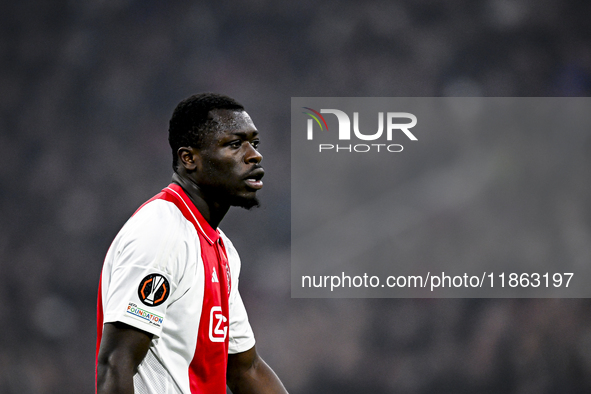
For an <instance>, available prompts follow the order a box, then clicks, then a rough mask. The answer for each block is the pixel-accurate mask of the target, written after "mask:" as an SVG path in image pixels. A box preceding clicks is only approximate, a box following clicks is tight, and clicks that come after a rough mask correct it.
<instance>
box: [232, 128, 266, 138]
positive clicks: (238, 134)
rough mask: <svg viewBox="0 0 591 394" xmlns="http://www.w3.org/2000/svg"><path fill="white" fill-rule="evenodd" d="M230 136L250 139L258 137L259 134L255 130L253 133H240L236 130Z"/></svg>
mask: <svg viewBox="0 0 591 394" xmlns="http://www.w3.org/2000/svg"><path fill="white" fill-rule="evenodd" d="M228 134H230V135H236V136H238V137H242V138H248V136H249V135H252V136H253V137H256V136H257V135H259V132H258V131H256V130H253V131H238V130H236V131H231V132H230V133H228Z"/></svg>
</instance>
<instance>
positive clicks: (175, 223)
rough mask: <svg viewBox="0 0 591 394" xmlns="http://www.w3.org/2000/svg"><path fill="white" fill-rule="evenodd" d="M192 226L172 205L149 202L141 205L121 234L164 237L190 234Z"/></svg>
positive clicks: (158, 201)
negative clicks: (182, 233) (179, 233)
mask: <svg viewBox="0 0 591 394" xmlns="http://www.w3.org/2000/svg"><path fill="white" fill-rule="evenodd" d="M191 229H192V226H190V223H189V222H188V221H187V220H186V219H185V217H184V216H183V214H182V212H181V211H180V210H179V209H178V208H177V207H176V205H174V204H173V203H171V202H169V201H166V200H160V199H156V200H151V201H148V202H146V203H145V204H143V205H142V206H141V207H140V208H139V209H138V210H137V211H136V212H135V213H134V214H133V215H132V216H131V217H130V218H129V220H128V221H127V223H125V225H124V226H123V228H122V229H121V233H122V234H134V235H135V236H138V235H140V236H141V235H149V234H152V235H158V234H161V235H166V234H171V233H177V235H178V232H179V231H183V230H184V231H183V232H189V233H191V232H192V231H191Z"/></svg>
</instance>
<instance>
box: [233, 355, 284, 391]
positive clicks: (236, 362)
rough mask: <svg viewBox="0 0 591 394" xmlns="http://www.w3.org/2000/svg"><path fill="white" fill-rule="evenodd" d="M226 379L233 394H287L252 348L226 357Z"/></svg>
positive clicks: (273, 373)
mask: <svg viewBox="0 0 591 394" xmlns="http://www.w3.org/2000/svg"><path fill="white" fill-rule="evenodd" d="M226 379H227V382H228V387H230V390H232V393H233V394H287V390H285V387H283V384H282V383H281V381H280V380H279V378H278V377H277V375H275V372H273V370H272V369H271V368H270V367H269V366H268V365H267V363H265V362H264V361H263V359H262V358H260V357H259V355H258V354H257V351H256V349H255V347H254V346H253V347H252V348H251V349H250V350H247V351H245V352H242V353H237V354H230V355H228V372H227V375H226Z"/></svg>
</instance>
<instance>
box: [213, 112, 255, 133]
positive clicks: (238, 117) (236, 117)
mask: <svg viewBox="0 0 591 394" xmlns="http://www.w3.org/2000/svg"><path fill="white" fill-rule="evenodd" d="M209 114H210V116H211V118H212V119H213V120H215V121H216V122H217V123H218V125H219V128H218V131H219V132H232V131H242V132H250V131H257V128H256V127H255V125H254V123H253V122H252V119H251V118H250V115H248V113H247V112H246V111H240V110H234V109H214V110H211V111H210V112H209Z"/></svg>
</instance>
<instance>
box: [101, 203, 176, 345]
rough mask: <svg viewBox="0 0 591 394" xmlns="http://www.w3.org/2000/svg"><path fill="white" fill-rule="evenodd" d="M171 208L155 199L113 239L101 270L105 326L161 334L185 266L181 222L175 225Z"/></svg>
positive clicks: (169, 205) (170, 205)
mask: <svg viewBox="0 0 591 394" xmlns="http://www.w3.org/2000/svg"><path fill="white" fill-rule="evenodd" d="M173 208H175V207H174V206H172V204H170V203H168V202H165V201H159V200H156V201H153V202H150V203H149V204H146V205H145V206H144V207H142V208H141V209H140V210H139V211H138V212H137V213H136V214H135V215H134V216H133V217H132V218H131V219H130V220H129V221H128V222H127V223H126V224H125V226H124V227H123V228H122V229H121V231H120V232H119V234H118V235H117V237H116V238H115V241H114V242H113V244H112V245H111V248H110V249H109V252H108V253H107V257H106V259H105V266H104V268H103V271H105V270H107V272H106V273H104V274H103V283H102V287H103V288H102V289H101V291H102V292H103V311H104V322H105V323H107V322H116V321H118V322H123V323H126V324H129V325H130V326H133V327H136V328H138V329H140V330H143V331H146V332H149V333H151V334H153V335H155V336H159V335H160V333H161V331H162V326H163V325H164V324H166V310H167V308H168V305H169V304H170V303H171V302H172V301H173V300H174V299H175V291H176V289H177V287H178V283H179V282H180V279H181V276H182V274H183V273H184V268H185V267H184V266H185V265H186V259H185V258H184V257H185V255H186V248H185V247H184V246H183V241H182V240H179V237H178V232H179V231H181V230H182V225H183V223H182V222H180V221H179V223H177V220H175V215H174V212H172V211H171V210H172V209H173ZM105 279H106V283H105V281H104V280H105Z"/></svg>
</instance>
